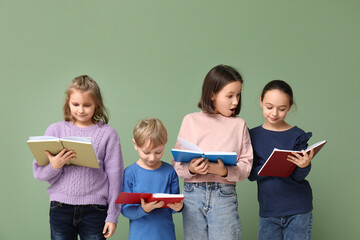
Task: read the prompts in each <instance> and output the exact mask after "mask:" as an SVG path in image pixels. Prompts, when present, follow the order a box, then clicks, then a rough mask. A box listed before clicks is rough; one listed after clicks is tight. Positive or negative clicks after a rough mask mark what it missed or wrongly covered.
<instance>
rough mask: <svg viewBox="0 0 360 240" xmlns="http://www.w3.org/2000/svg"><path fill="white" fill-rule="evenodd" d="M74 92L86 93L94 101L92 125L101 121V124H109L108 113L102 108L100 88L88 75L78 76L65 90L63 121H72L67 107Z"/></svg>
mask: <svg viewBox="0 0 360 240" xmlns="http://www.w3.org/2000/svg"><path fill="white" fill-rule="evenodd" d="M74 90H77V91H80V92H81V93H85V92H88V93H90V95H91V97H92V98H93V99H94V101H95V111H94V115H93V116H92V121H93V123H94V124H95V123H98V122H99V121H102V122H103V123H108V122H109V113H108V110H107V108H106V107H105V106H104V103H103V99H102V96H101V91H100V88H99V86H98V85H97V83H96V82H95V80H94V79H92V78H91V77H89V76H88V75H80V76H78V77H76V78H74V79H73V80H72V81H71V83H70V84H69V86H68V88H67V89H66V91H65V95H66V97H65V103H64V107H63V111H64V120H65V121H73V120H74V119H73V117H72V115H71V111H70V107H69V100H70V95H71V94H72V93H73V91H74Z"/></svg>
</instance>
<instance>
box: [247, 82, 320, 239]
mask: <svg viewBox="0 0 360 240" xmlns="http://www.w3.org/2000/svg"><path fill="white" fill-rule="evenodd" d="M292 105H293V93H292V89H291V87H290V86H289V85H288V84H287V83H286V82H284V81H281V80H274V81H271V82H269V83H268V84H267V85H266V86H265V87H264V89H263V91H262V94H261V96H260V106H261V108H262V109H263V115H264V118H265V123H264V124H262V125H260V126H258V127H256V128H253V129H251V130H250V137H251V142H252V146H253V150H254V164H253V168H252V171H251V174H250V176H249V180H250V181H255V180H256V181H257V185H258V200H259V205H260V223H259V237H258V239H281V240H282V239H291V240H297V239H301V240H305V239H310V238H311V230H312V209H313V206H312V191H311V187H310V184H309V182H308V181H306V180H305V178H306V176H307V175H308V174H309V172H310V168H311V164H310V162H311V159H312V157H313V154H314V153H313V151H311V152H310V154H307V153H306V152H305V151H302V153H303V155H300V154H296V153H293V154H294V155H293V156H289V157H288V160H289V161H291V162H293V163H294V164H296V165H297V167H296V169H295V171H294V172H293V173H292V174H291V175H290V176H289V177H266V176H258V174H257V173H258V171H259V170H260V168H261V167H262V166H263V165H264V163H265V161H266V159H267V158H268V157H269V155H270V154H271V152H272V151H273V149H274V148H280V149H292V150H304V149H306V147H307V141H308V140H309V139H310V137H311V135H312V134H311V133H306V132H304V131H303V130H302V129H300V128H298V127H297V126H290V125H289V124H288V123H286V122H285V117H286V114H287V113H288V112H289V111H290V108H291V106H292Z"/></svg>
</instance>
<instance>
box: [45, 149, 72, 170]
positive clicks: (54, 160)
mask: <svg viewBox="0 0 360 240" xmlns="http://www.w3.org/2000/svg"><path fill="white" fill-rule="evenodd" d="M45 154H46V155H47V157H48V158H49V161H50V164H51V166H52V167H53V168H55V169H60V168H62V167H63V166H64V165H65V164H66V163H68V162H69V161H70V160H71V159H76V153H75V152H74V151H73V150H70V151H66V148H64V149H63V150H62V151H61V152H59V153H58V154H57V155H55V156H53V155H51V154H50V153H49V152H48V151H45Z"/></svg>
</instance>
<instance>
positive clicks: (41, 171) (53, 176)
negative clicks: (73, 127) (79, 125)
mask: <svg viewBox="0 0 360 240" xmlns="http://www.w3.org/2000/svg"><path fill="white" fill-rule="evenodd" d="M45 136H53V137H59V136H57V134H56V125H55V124H52V125H50V126H49V127H48V128H47V129H46V131H45ZM62 172H63V169H62V168H61V169H55V168H53V167H52V166H51V164H50V163H49V164H48V165H45V166H39V165H38V164H37V162H36V160H35V159H34V161H33V174H34V178H35V179H38V180H40V181H47V182H49V183H50V184H54V183H55V182H56V181H57V180H58V179H59V178H60V176H61V174H62Z"/></svg>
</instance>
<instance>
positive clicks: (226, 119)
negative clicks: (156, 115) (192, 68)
mask: <svg viewBox="0 0 360 240" xmlns="http://www.w3.org/2000/svg"><path fill="white" fill-rule="evenodd" d="M242 83H243V80H242V77H241V75H240V74H239V73H238V72H237V71H236V70H235V69H234V68H232V67H230V66H226V65H218V66H216V67H214V68H212V69H211V70H210V72H209V73H208V74H207V75H206V77H205V80H204V83H203V87H202V96H201V100H200V102H199V104H198V107H199V108H201V110H202V111H201V112H196V113H191V114H188V115H186V116H185V117H184V119H183V122H182V125H181V128H180V131H179V135H178V136H179V137H181V138H183V139H185V140H187V141H189V142H191V143H193V144H195V145H197V146H198V147H200V148H201V149H202V150H203V151H204V152H207V151H225V152H236V154H237V165H236V166H226V165H224V163H223V162H222V161H221V160H220V159H219V160H218V162H209V161H208V160H207V159H203V158H195V159H193V160H192V161H191V162H189V163H180V162H174V161H173V165H174V168H175V170H176V172H177V174H178V176H179V177H181V178H184V187H183V194H184V195H185V199H184V209H183V225H184V234H185V238H186V239H187V240H189V239H218V240H220V239H226V240H231V239H240V237H241V225H240V218H239V215H238V202H237V194H236V190H235V186H236V182H237V181H242V180H244V179H246V178H247V177H248V176H249V173H250V170H251V167H252V159H253V152H252V146H251V141H250V137H249V132H248V128H247V126H246V123H245V121H244V120H243V119H242V118H240V117H238V116H237V115H238V114H239V113H240V109H241V89H242ZM175 148H178V149H182V146H181V144H180V142H179V141H177V143H176V146H175Z"/></svg>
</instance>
